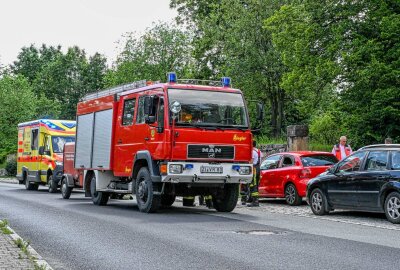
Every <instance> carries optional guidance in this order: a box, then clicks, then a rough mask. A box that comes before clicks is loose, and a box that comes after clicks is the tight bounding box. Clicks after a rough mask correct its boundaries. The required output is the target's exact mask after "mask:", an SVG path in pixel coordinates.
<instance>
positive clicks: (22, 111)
mask: <svg viewBox="0 0 400 270" xmlns="http://www.w3.org/2000/svg"><path fill="white" fill-rule="evenodd" d="M36 109H37V108H36V97H35V94H34V93H33V91H32V87H31V86H30V85H29V82H28V80H27V79H25V78H24V77H22V76H9V75H6V76H4V77H3V78H1V79H0V138H1V139H0V160H3V159H4V158H5V156H6V155H7V154H9V153H12V152H16V150H17V124H18V123H20V122H24V121H28V120H31V119H33V118H34V116H35V113H36Z"/></svg>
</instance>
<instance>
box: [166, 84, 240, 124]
mask: <svg viewBox="0 0 400 270" xmlns="http://www.w3.org/2000/svg"><path fill="white" fill-rule="evenodd" d="M168 96H169V102H170V104H171V103H172V102H174V101H179V103H180V104H181V108H182V109H181V111H180V112H179V113H178V116H177V119H176V125H180V126H220V127H241V128H247V127H248V122H247V116H246V107H245V105H244V100H243V97H242V95H241V94H240V93H227V92H216V91H201V90H186V89H168Z"/></svg>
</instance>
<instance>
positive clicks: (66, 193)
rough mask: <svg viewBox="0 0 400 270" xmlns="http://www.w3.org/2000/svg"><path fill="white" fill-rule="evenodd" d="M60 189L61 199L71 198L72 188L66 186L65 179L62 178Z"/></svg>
mask: <svg viewBox="0 0 400 270" xmlns="http://www.w3.org/2000/svg"><path fill="white" fill-rule="evenodd" d="M60 189H61V195H62V197H63V199H66V200H68V199H69V197H71V193H72V189H73V188H72V187H69V186H68V184H67V179H66V178H63V179H62V180H61V188H60Z"/></svg>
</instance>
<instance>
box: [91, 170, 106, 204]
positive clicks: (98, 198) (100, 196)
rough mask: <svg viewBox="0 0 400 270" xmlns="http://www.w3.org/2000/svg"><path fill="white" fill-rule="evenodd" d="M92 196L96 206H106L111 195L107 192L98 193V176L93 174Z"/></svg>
mask: <svg viewBox="0 0 400 270" xmlns="http://www.w3.org/2000/svg"><path fill="white" fill-rule="evenodd" d="M90 194H91V195H92V202H93V203H94V204H95V205H106V204H107V202H108V198H109V197H110V194H108V193H107V192H101V191H96V176H95V174H93V176H92V179H91V180H90Z"/></svg>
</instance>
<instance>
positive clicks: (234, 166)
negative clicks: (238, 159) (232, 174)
mask: <svg viewBox="0 0 400 270" xmlns="http://www.w3.org/2000/svg"><path fill="white" fill-rule="evenodd" d="M232 170H234V171H239V170H240V166H239V165H232Z"/></svg>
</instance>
